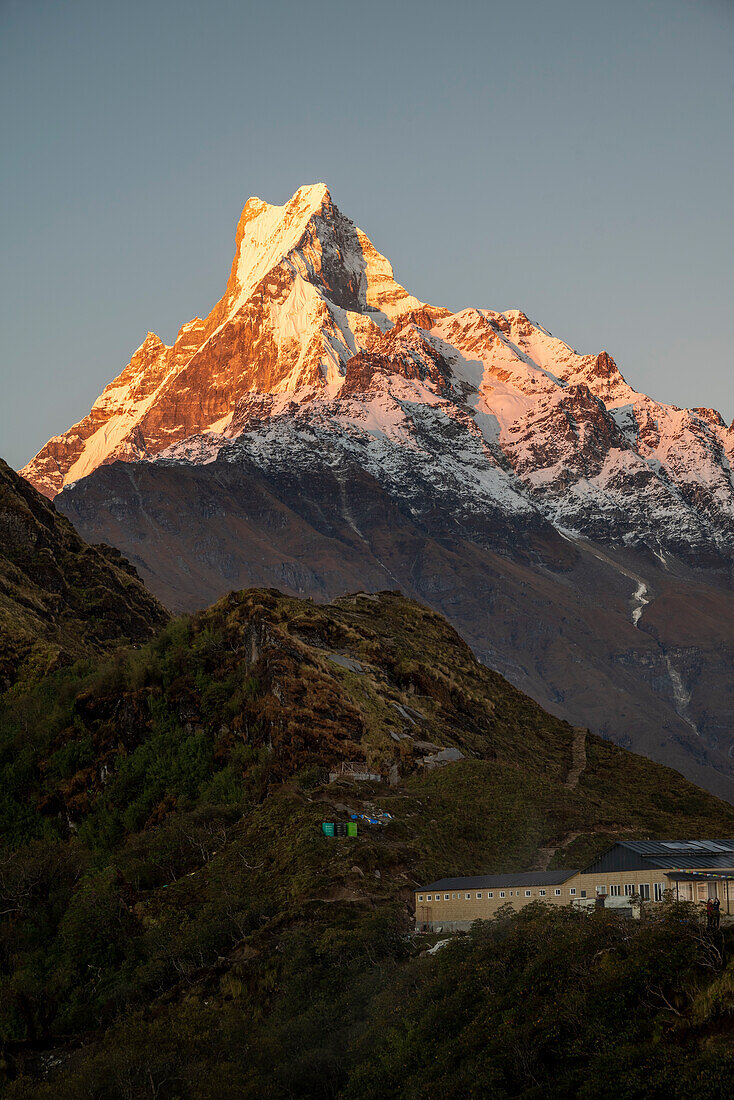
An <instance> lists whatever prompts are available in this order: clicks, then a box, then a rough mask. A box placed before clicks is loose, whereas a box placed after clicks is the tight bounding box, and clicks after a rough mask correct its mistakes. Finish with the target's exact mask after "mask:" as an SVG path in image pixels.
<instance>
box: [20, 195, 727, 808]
mask: <svg viewBox="0 0 734 1100" xmlns="http://www.w3.org/2000/svg"><path fill="white" fill-rule="evenodd" d="M733 447H734V435H733V433H732V430H731V428H730V427H727V426H726V424H725V423H724V422H723V420H722V418H721V417H720V416H719V415H718V413H716V412H715V411H714V410H708V409H703V408H694V409H679V408H676V407H674V406H671V405H666V404H663V403H659V402H656V401H653V400H652V399H651V398H649V397H648V396H647V395H645V394H642V393H639V392H637V391H636V390H634V389H633V388H632V387H631V386H630V385H629V384H628V383H627V382H626V381H625V379H624V378H623V376H622V375H621V373H620V371H619V370H618V368H617V365H616V364H615V362H614V360H613V359H612V358H611V357H610V356H609V355H608V354H607V353H606V352H601V353H600V354H595V355H582V354H579V353H578V352H576V351H575V350H574V349H573V348H571V347H570V346H569V345H568V344H566V343H564V342H563V341H562V340H560V339H557V338H556V337H554V336H552V335H551V334H550V333H549V332H548V331H547V330H546V329H544V328H543V327H542V326H541V325H539V324H537V323H534V322H532V321H530V320H529V318H528V317H527V316H526V315H525V314H524V313H522V312H520V311H519V310H509V311H505V312H495V311H492V310H488V309H475V308H469V309H464V310H462V311H460V312H458V313H451V312H450V311H448V310H446V309H443V308H441V307H436V306H427V305H425V304H424V303H421V302H420V301H418V300H417V299H416V298H413V297H411V296H410V295H409V294H408V292H407V291H406V290H404V289H403V288H402V287H401V286H400V285H399V284H398V283H397V282H395V280H394V278H393V273H392V269H391V267H390V265H389V263H388V261H387V260H386V259H385V258H384V257H383V256H381V255H380V254H379V253H378V252H377V251H376V250H375V248H374V246H373V245H372V244H371V242H370V241H369V240H368V239H367V237H366V236H365V235H364V234H363V233H362V232H361V231H360V230H358V229H356V228H355V227H354V225H353V224H352V223H351V222H350V221H349V220H348V219H347V218H345V217H344V215H342V214H341V213H340V211H339V210H338V209H337V207H336V206H335V205H334V203H333V202H332V200H331V197H330V195H329V193H328V191H327V190H326V188H325V187H324V186H323V185H316V186H314V187H308V188H301V190H299V191H298V192H296V194H295V195H294V196H293V198H292V199H291V200H290V202H289V203H287V204H286V205H285V206H283V207H275V206H270V205H268V204H267V203H264V202H262V201H261V200H259V199H250V200H249V201H248V203H247V205H246V206H245V209H244V211H243V214H242V217H241V219H240V223H239V226H238V229H237V237H236V251H235V258H234V262H233V265H232V271H231V273H230V277H229V281H228V283H227V287H226V290H225V293H224V295H223V297H222V299H221V300H220V302H219V303H218V304H217V306H216V307H215V308H214V310H213V311H212V312H211V313H210V314H209V316H208V317H207V318H206V319H205V320H203V321H202V320H200V319H198V318H197V319H195V320H194V321H192V322H190V324H189V325H187V326H184V328H183V329H182V330H181V333H180V334H179V336H178V338H177V340H176V342H175V343H174V345H173V346H172V347H170V348H169V347H166V346H165V345H163V344H162V343H161V342H160V341H159V340H158V339H157V338H156V337H154V336H152V335H150V334H149V336H148V337H147V339H146V341H145V343H144V344H143V345H142V347H141V348H140V349H139V351H138V352H136V354H135V356H133V360H132V361H131V363H130V365H129V366H128V367H127V368H126V369H125V371H123V373H122V375H120V377H119V378H118V379H117V380H116V381H115V382H114V383H112V385H111V386H110V387H108V388H107V390H105V392H104V393H103V394H102V396H101V397H100V399H99V401H98V402H97V403H96V405H95V407H94V409H93V410H92V412H91V413H90V416H89V417H87V418H86V419H85V421H83V422H82V423H81V424H80V425H77V426H75V427H74V428H72V429H71V430H70V431H69V432H68V433H66V435H64V436H60V437H58V438H57V439H55V440H52V441H50V442H49V443H48V444H47V445H46V447H45V448H44V449H43V450H42V451H41V452H40V453H39V455H37V456H36V458H35V459H33V461H32V462H31V463H29V465H28V466H27V467H26V468H25V470H24V471H23V473H24V474H25V476H26V477H28V478H29V479H30V480H31V481H32V482H33V483H34V484H36V485H37V486H38V487H39V488H40V489H41V491H43V492H45V493H47V494H48V495H53V494H54V493H56V492H58V490H59V489H60V488H61V487H62V486H63V485H67V486H70V487H68V488H66V489H65V491H64V492H63V493H62V494H61V496H60V497H59V498H58V503H59V506H60V507H61V508H62V509H63V510H64V511H65V512H66V514H67V515H69V516H71V517H72V518H73V520H74V523H75V524H77V526H78V527H79V529H80V530H82V531H83V532H85V533H87V534H88V535H90V536H91V537H94V538H104V539H107V540H109V541H112V542H114V543H115V544H116V545H118V546H120V547H122V548H123V549H124V551H125V553H127V554H129V555H130V556H131V557H132V558H133V560H134V561H135V562H136V564H137V566H138V568H139V569H140V570H141V572H142V573H143V575H144V576H145V578H146V579H147V581H148V583H149V584H150V585H151V587H152V588H153V590H154V591H155V592H157V593H158V594H159V595H160V596H161V597H162V598H163V599H164V600H165V601H166V602H168V603H169V605H170V606H172V607H175V608H177V609H183V608H189V607H193V606H201V605H202V604H204V603H206V602H209V601H210V600H211V599H213V598H214V597H216V596H218V595H220V594H221V593H222V592H224V591H226V589H227V588H233V587H240V586H245V585H250V584H276V585H278V586H281V587H285V588H287V589H288V590H290V591H293V592H298V593H302V594H311V595H315V596H321V597H324V596H329V597H330V596H333V595H336V594H338V592H339V591H344V590H345V589H353V588H355V587H358V586H362V587H366V588H370V587H374V586H376V587H380V588H384V587H386V586H390V587H402V588H403V589H404V590H405V591H407V592H409V593H410V594H412V595H417V596H418V597H419V598H421V599H423V600H425V601H427V602H429V603H431V604H432V605H433V606H435V607H437V608H439V609H440V610H442V611H443V612H444V613H445V614H447V615H448V616H449V617H450V618H451V620H452V622H454V624H455V625H457V626H458V627H459V629H460V630H462V631H463V632H464V633H465V635H466V636H467V637H468V638H469V639H470V641H471V642H472V644H473V645H474V647H475V649H476V651H477V652H478V653H480V654H481V655H482V657H483V659H485V660H486V661H488V662H489V663H491V664H493V665H494V666H495V667H498V668H500V669H501V670H502V671H503V672H504V673H505V675H507V676H508V677H509V678H510V679H512V680H513V681H514V682H515V683H517V684H518V685H519V686H521V687H522V688H523V689H524V690H526V691H529V692H530V693H531V694H534V695H535V697H536V698H538V699H539V700H541V701H542V702H543V703H544V704H545V705H546V706H549V707H553V708H555V710H556V712H557V713H559V714H562V715H563V716H564V717H567V718H569V719H570V720H571V721H573V722H574V723H575V724H584V725H590V726H591V727H592V728H594V729H597V730H599V731H601V732H604V733H606V734H607V735H609V736H612V737H614V738H616V739H617V740H620V741H621V742H623V743H625V744H629V745H631V746H633V747H637V748H640V749H643V750H644V751H647V752H649V753H651V754H652V755H657V757H658V758H659V759H662V760H664V761H668V762H675V764H676V766H678V767H681V768H682V769H683V770H684V771H686V773H687V774H689V775H690V776H691V777H692V778H695V779H696V781H697V782H702V783H706V782H707V781H706V779H705V775H706V774H709V772H710V769H711V765H712V764H713V767H714V769H715V770H716V773H717V775H715V776H713V778H710V779H709V781H708V785H709V786H712V785H713V787H714V788H715V789H718V790H723V788H722V787H721V784H722V783H723V784H724V786H725V788H726V791H727V792H728V793H729V794H731V793H732V790H734V788H732V790H730V784H731V783H732V782H734V770H732V762H731V760H730V758H729V750H730V748H734V742H732V741H731V736H730V734H729V733H728V724H727V723H728V718H727V715H728V714H729V713H730V712H731V704H732V699H731V690H730V688H729V685H728V675H727V673H726V671H725V665H726V661H727V659H728V658H727V656H726V655H727V654H731V653H732V651H734V629H732V628H731V627H730V626H729V625H728V623H729V621H730V619H729V618H728V616H729V604H730V600H731V582H730V578H731V563H732V547H733V546H734V486H733V484H732V477H731V467H730V461H731V457H732V450H733ZM116 459H123V460H124V463H125V464H124V465H120V464H119V463H117V464H115V465H114V467H112V469H110V470H107V469H101V468H100V467H108V466H109V464H110V463H113V462H115V460H116ZM92 471H94V472H92ZM70 483H76V484H74V485H73V486H72V485H70ZM510 594H511V595H510ZM498 609H499V610H498ZM713 638H715V639H716V641H715V642H712V639H713ZM701 769H703V773H702V774H699V773H700V771H701ZM722 777H725V778H722Z"/></svg>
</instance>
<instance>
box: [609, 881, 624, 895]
mask: <svg viewBox="0 0 734 1100" xmlns="http://www.w3.org/2000/svg"><path fill="white" fill-rule="evenodd" d="M621 889H622V888H621V886H619V885H617V886H615V885H614V884H612V885H611V886H610V887H609V893H610V894H611V895H612V897H613V898H618V897H619V894H620V891H621Z"/></svg>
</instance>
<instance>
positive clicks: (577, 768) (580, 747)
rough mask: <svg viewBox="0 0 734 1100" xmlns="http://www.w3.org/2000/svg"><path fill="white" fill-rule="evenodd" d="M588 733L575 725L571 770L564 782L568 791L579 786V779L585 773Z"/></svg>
mask: <svg viewBox="0 0 734 1100" xmlns="http://www.w3.org/2000/svg"><path fill="white" fill-rule="evenodd" d="M586 733H587V731H586V730H585V729H581V728H580V727H579V726H576V727H574V731H573V745H572V747H571V770H570V771H569V773H568V775H567V776H566V782H565V783H564V784H563V785H564V787H565V788H566V790H568V791H572V790H574V788H575V787H577V786H578V783H579V779H580V778H581V776H582V775H583V773H584V769H585V767H586Z"/></svg>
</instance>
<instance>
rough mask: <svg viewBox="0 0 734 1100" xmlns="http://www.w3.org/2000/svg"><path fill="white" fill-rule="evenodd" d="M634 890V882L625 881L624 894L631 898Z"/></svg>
mask: <svg viewBox="0 0 734 1100" xmlns="http://www.w3.org/2000/svg"><path fill="white" fill-rule="evenodd" d="M634 892H635V887H634V883H632V882H625V884H624V896H625V897H626V898H631V897H632V895H633V894H634Z"/></svg>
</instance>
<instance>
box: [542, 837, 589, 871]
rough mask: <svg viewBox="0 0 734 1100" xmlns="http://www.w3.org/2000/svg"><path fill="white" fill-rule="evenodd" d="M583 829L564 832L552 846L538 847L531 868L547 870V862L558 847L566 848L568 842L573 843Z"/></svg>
mask: <svg viewBox="0 0 734 1100" xmlns="http://www.w3.org/2000/svg"><path fill="white" fill-rule="evenodd" d="M583 835H584V830H583V829H582V830H581V831H578V832H571V833H566V835H565V836H564V837H563V838H562V839H561V840H559V841H558V843H557V844H556V845H555V847H554V848H538V856H537V859H536V860H535V863H534V865H533V868H532V870H533V871H547V870H548V864H549V863H550V861H551V860H552V859H553V856H554V855H555V854H556V852H557V851H558V849H559V848H566V847H567V846H568V845H569V844H571V843H573V841H574V840H576V838H577V837H580V836H583Z"/></svg>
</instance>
